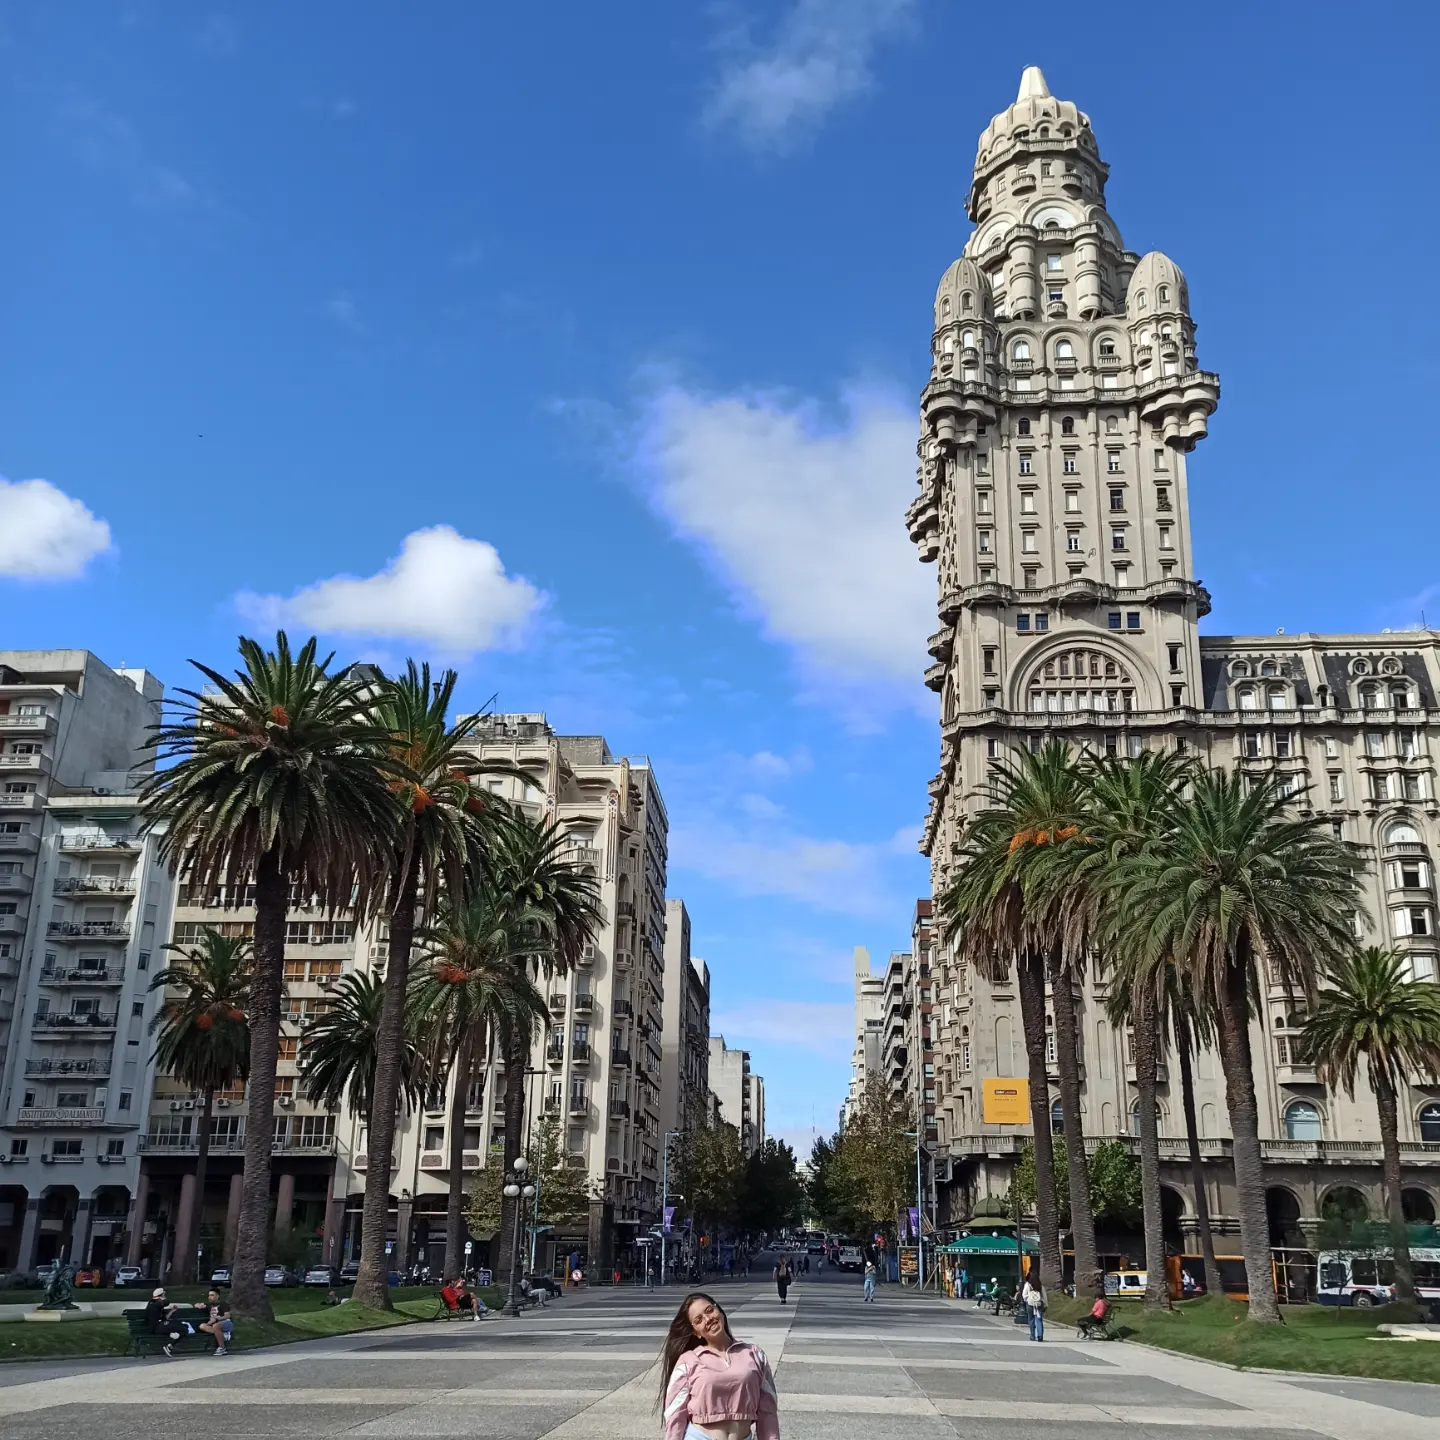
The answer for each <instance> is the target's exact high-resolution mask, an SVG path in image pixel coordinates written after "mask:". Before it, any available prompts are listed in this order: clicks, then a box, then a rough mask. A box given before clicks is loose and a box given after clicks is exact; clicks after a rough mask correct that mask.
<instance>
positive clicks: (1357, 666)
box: [1350, 660, 1370, 675]
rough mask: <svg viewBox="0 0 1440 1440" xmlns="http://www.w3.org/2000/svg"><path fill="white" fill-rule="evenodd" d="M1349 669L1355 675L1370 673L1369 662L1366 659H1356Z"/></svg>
mask: <svg viewBox="0 0 1440 1440" xmlns="http://www.w3.org/2000/svg"><path fill="white" fill-rule="evenodd" d="M1350 669H1351V671H1352V673H1354V674H1356V675H1368V674H1369V673H1370V662H1369V661H1368V660H1357V661H1356V662H1355V663H1354V664H1353V665H1352V666H1351V667H1350Z"/></svg>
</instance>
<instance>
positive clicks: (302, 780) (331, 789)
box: [142, 631, 406, 1319]
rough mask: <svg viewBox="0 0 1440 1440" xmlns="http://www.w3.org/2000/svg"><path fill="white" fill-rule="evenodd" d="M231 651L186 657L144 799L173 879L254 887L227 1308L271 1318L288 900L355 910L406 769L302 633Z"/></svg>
mask: <svg viewBox="0 0 1440 1440" xmlns="http://www.w3.org/2000/svg"><path fill="white" fill-rule="evenodd" d="M240 655H241V659H242V662H243V668H242V669H240V670H239V671H237V672H236V674H235V676H234V678H233V679H232V678H228V677H226V676H224V675H222V674H220V673H219V672H218V671H215V670H212V669H210V668H209V667H208V666H205V665H201V664H199V663H198V662H192V663H194V664H195V668H196V669H197V670H199V671H200V673H201V674H202V675H204V676H205V678H206V679H207V680H208V681H209V682H210V684H211V685H212V686H214V689H213V690H205V691H194V690H182V691H180V692H179V693H180V695H181V696H182V700H181V703H180V705H179V707H178V713H176V714H175V715H174V716H173V717H172V718H171V719H170V720H169V721H168V722H167V723H162V724H160V725H158V726H157V727H156V728H155V731H154V733H153V737H152V740H151V750H152V752H153V755H154V758H155V759H156V760H157V761H159V762H162V763H161V764H160V766H159V767H158V768H157V769H156V770H155V772H154V773H153V774H152V775H151V776H150V777H149V779H148V780H147V781H146V783H145V786H144V789H143V791H142V800H143V813H144V815H145V817H146V819H147V821H148V823H149V824H151V825H152V826H154V827H156V829H157V831H158V833H159V849H160V853H161V855H162V856H163V857H164V858H165V859H166V860H167V861H168V863H169V866H170V869H171V872H172V873H174V872H177V871H179V870H181V869H183V870H185V872H186V873H187V876H188V878H189V880H190V882H191V883H192V884H194V885H197V886H199V887H201V888H202V889H208V888H214V887H217V886H222V885H223V886H227V887H230V888H231V889H237V888H240V887H242V886H245V885H248V884H250V883H252V882H253V884H254V887H255V945H254V969H253V974H252V980H251V994H252V1000H251V1005H250V1083H249V1093H248V1104H247V1108H246V1129H245V1178H244V1184H243V1188H242V1190H241V1200H240V1224H239V1233H238V1237H237V1240H236V1245H235V1261H234V1281H233V1283H232V1288H231V1299H232V1303H233V1305H234V1308H235V1310H236V1312H237V1313H238V1314H241V1315H245V1316H248V1317H253V1318H257V1319H269V1318H270V1317H271V1310H270V1300H269V1296H268V1294H267V1292H266V1290H265V1264H266V1256H267V1249H268V1240H269V1216H270V1151H271V1144H272V1132H273V1127H274V1107H275V1060H276V1053H277V1051H278V1048H279V1038H280V999H281V992H282V989H283V967H284V955H285V920H286V914H287V911H288V908H289V901H290V895H291V892H292V890H293V891H295V892H296V893H300V894H304V895H306V896H312V897H314V899H315V901H316V902H317V903H318V904H319V905H320V906H322V907H323V908H326V909H328V910H331V911H332V912H333V911H334V910H337V909H341V908H343V907H346V906H349V905H351V904H352V903H358V905H359V907H360V908H361V909H363V908H364V907H365V905H366V904H367V903H368V899H369V894H370V892H371V890H372V889H373V886H374V883H375V880H376V872H377V869H378V867H379V862H380V859H381V857H382V856H383V855H385V854H387V853H388V852H389V851H390V849H391V848H392V837H393V834H394V831H395V819H394V817H395V809H396V807H395V804H394V801H393V797H392V795H391V791H390V788H389V785H390V782H392V781H393V780H396V779H404V778H406V775H405V770H404V765H403V762H400V761H397V760H396V759H395V758H394V757H393V755H392V754H391V752H390V751H389V750H388V749H387V748H386V746H385V743H384V742H385V738H386V737H385V736H384V734H383V733H381V732H378V731H377V729H376V727H375V725H374V723H373V722H372V720H371V718H370V715H369V699H368V696H367V692H366V682H365V681H364V679H363V678H358V677H356V676H355V675H354V674H353V673H352V672H351V671H349V670H341V671H339V672H337V673H335V674H331V673H330V663H331V659H333V657H328V656H327V657H326V658H325V659H324V660H317V659H316V642H315V641H314V640H313V639H311V640H308V641H307V642H306V643H305V644H304V645H303V646H302V647H301V649H300V651H299V653H298V654H297V653H295V652H292V650H291V648H290V641H289V639H288V637H287V636H286V635H285V634H284V632H283V631H282V632H281V633H280V634H279V635H277V636H276V637H275V649H274V650H273V651H267V650H265V649H263V648H262V647H261V645H260V644H259V643H258V642H256V641H254V640H250V639H246V638H243V637H242V638H241V640H240ZM166 761H170V762H173V763H171V764H164V763H163V762H166Z"/></svg>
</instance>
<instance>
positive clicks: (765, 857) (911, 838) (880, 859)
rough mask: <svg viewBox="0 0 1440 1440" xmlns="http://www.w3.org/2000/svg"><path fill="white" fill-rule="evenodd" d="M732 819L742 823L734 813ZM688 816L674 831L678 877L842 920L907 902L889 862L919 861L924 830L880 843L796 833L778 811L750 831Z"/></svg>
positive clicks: (879, 913)
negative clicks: (690, 874)
mask: <svg viewBox="0 0 1440 1440" xmlns="http://www.w3.org/2000/svg"><path fill="white" fill-rule="evenodd" d="M738 808H739V809H741V810H748V809H749V807H746V806H741V807H738ZM729 814H730V815H733V816H735V818H737V819H738V818H741V816H738V815H735V811H734V810H733V809H732V810H731V811H730V812H729ZM686 815H687V818H686V819H684V820H681V821H679V822H678V823H676V824H673V825H672V826H671V829H670V863H671V865H672V866H673V867H674V868H675V869H677V870H691V871H694V872H696V873H698V874H700V875H703V876H705V877H706V878H707V879H709V880H718V881H721V882H724V883H725V884H728V885H729V886H730V887H731V888H732V889H733V890H734V891H735V892H736V893H737V894H740V895H768V896H777V897H781V898H784V899H789V900H798V901H800V902H802V903H803V904H806V905H813V906H815V908H816V909H818V910H829V911H833V912H835V913H837V914H841V915H862V916H869V917H875V918H879V917H883V916H886V915H893V914H894V913H895V910H896V907H897V906H899V905H901V904H902V903H903V902H902V900H901V892H900V889H899V887H898V886H897V884H896V883H895V881H894V879H893V878H892V875H891V870H890V865H889V863H888V862H891V861H893V860H895V859H896V858H898V857H900V856H907V857H908V856H913V854H914V852H915V841H916V839H917V838H918V837H919V829H918V827H914V828H911V827H906V828H905V829H904V830H901V831H898V832H897V833H896V834H895V835H894V836H893V837H891V838H890V839H889V840H886V841H882V842H880V843H878V844H877V843H869V842H856V841H850V840H833V839H824V838H819V837H815V836H812V835H804V834H797V833H795V832H794V831H793V830H790V829H787V828H786V827H785V826H784V825H783V824H782V823H780V819H781V812H779V811H778V810H777V811H776V812H775V814H773V815H772V814H767V815H765V816H764V817H758V818H757V823H755V824H754V825H753V826H752V827H751V828H742V827H738V826H736V825H734V824H732V823H730V820H729V819H727V818H726V815H725V813H724V812H718V811H701V812H693V813H692V812H686Z"/></svg>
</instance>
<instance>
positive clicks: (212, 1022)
mask: <svg viewBox="0 0 1440 1440" xmlns="http://www.w3.org/2000/svg"><path fill="white" fill-rule="evenodd" d="M164 948H165V949H166V950H170V951H173V952H174V953H175V954H176V955H177V956H180V957H181V958H180V959H179V960H178V961H177V962H175V963H172V964H170V965H167V966H166V967H165V968H164V969H163V970H161V971H160V972H159V974H157V975H156V976H155V978H154V979H153V980H152V981H151V982H150V988H151V989H152V990H174V991H176V992H178V993H176V994H174V995H172V996H169V997H168V998H167V999H166V1001H165V1003H164V1004H163V1005H162V1006H161V1007H160V1010H159V1012H158V1013H157V1014H156V1016H155V1018H154V1019H153V1020H152V1021H151V1022H150V1030H151V1033H152V1034H154V1033H155V1032H157V1031H158V1033H159V1039H158V1040H157V1041H156V1042H155V1054H154V1055H153V1056H152V1057H151V1058H152V1059H153V1060H154V1061H155V1063H156V1064H157V1065H158V1066H159V1067H160V1068H161V1069H162V1070H165V1071H167V1072H168V1073H169V1074H171V1075H173V1076H174V1077H175V1078H176V1079H177V1080H178V1081H180V1083H181V1084H182V1085H184V1086H185V1087H186V1088H187V1089H189V1090H192V1091H193V1090H198V1091H199V1092H200V1094H201V1096H202V1097H203V1098H202V1100H201V1105H200V1134H199V1137H198V1140H197V1143H196V1148H195V1200H194V1207H193V1210H192V1213H191V1217H190V1235H191V1238H192V1240H194V1241H196V1242H198V1241H199V1238H200V1224H201V1218H202V1216H203V1215H204V1213H205V1172H206V1169H207V1168H208V1166H209V1162H210V1124H211V1117H212V1116H213V1115H214V1113H215V1092H216V1091H217V1090H225V1089H228V1088H229V1087H230V1086H231V1085H233V1084H234V1083H235V1082H236V1081H237V1080H241V1081H243V1080H244V1079H245V1078H246V1076H247V1075H249V1073H250V1026H249V1022H248V1021H247V1019H246V1011H247V1010H248V1009H249V1008H250V949H251V947H250V941H249V940H246V939H242V938H238V937H237V938H234V939H231V938H228V937H226V936H223V935H220V934H217V933H216V932H215V931H214V930H211V929H208V928H207V929H205V930H204V931H202V932H201V935H200V943H199V944H198V945H191V946H184V945H166V946H165V947H164ZM197 1252H198V1244H196V1245H192V1246H191V1247H190V1248H189V1253H188V1254H185V1255H181V1256H180V1257H179V1260H180V1265H179V1276H178V1279H179V1282H180V1283H181V1284H182V1285H183V1284H185V1283H187V1282H188V1281H190V1280H193V1279H195V1278H196V1277H195V1265H196V1256H197Z"/></svg>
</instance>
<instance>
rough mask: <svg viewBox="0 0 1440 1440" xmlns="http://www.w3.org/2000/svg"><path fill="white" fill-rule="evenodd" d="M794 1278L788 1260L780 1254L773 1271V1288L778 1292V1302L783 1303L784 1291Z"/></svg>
mask: <svg viewBox="0 0 1440 1440" xmlns="http://www.w3.org/2000/svg"><path fill="white" fill-rule="evenodd" d="M794 1278H795V1276H794V1274H793V1273H792V1272H791V1269H790V1262H789V1261H788V1260H787V1259H786V1258H785V1257H784V1256H783V1255H782V1256H781V1257H780V1263H779V1264H778V1265H776V1267H775V1272H774V1280H775V1288H776V1290H778V1291H779V1292H780V1303H781V1304H782V1305H783V1304H785V1292H786V1291H787V1290H788V1289H789V1288H790V1282H791V1281H792V1280H793V1279H794Z"/></svg>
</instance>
